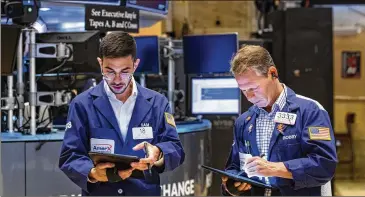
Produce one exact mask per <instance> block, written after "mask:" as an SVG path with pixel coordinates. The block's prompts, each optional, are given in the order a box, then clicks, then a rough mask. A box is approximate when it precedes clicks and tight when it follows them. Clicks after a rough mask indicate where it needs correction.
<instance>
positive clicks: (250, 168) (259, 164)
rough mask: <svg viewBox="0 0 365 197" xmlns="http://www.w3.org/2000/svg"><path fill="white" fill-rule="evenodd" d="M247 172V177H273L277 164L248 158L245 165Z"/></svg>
mask: <svg viewBox="0 0 365 197" xmlns="http://www.w3.org/2000/svg"><path fill="white" fill-rule="evenodd" d="M244 168H245V172H246V173H247V176H249V177H251V176H264V177H270V176H273V175H274V173H275V171H276V170H277V168H276V163H274V162H270V161H267V160H265V159H263V158H261V157H251V158H247V160H246V164H245V167H244Z"/></svg>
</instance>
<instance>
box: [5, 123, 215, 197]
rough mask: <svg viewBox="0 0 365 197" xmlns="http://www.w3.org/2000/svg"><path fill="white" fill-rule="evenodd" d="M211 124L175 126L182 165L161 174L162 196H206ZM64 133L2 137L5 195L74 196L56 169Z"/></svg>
mask: <svg viewBox="0 0 365 197" xmlns="http://www.w3.org/2000/svg"><path fill="white" fill-rule="evenodd" d="M211 128H212V125H211V122H210V121H209V120H202V122H200V123H188V124H186V123H185V124H178V125H177V131H178V133H179V137H180V139H181V141H182V144H183V146H184V149H185V154H186V156H185V162H184V164H183V165H182V166H180V167H179V168H177V169H175V170H174V171H172V172H165V173H163V174H162V175H161V195H162V196H194V195H196V196H207V195H209V193H208V192H209V187H210V185H211V180H212V174H211V173H208V172H207V171H205V170H203V169H202V168H201V167H200V166H201V165H202V164H205V165H210V164H211V160H212V159H211V157H212V154H211V151H210V150H211V140H210V139H211V132H210V131H211ZM63 136H64V132H53V133H51V134H44V135H36V136H30V135H17V134H12V135H10V134H9V133H2V134H1V162H2V163H1V166H2V174H3V189H4V196H60V195H67V196H77V195H79V194H81V189H79V188H78V187H77V186H76V185H75V184H74V183H73V182H71V181H70V180H69V179H68V178H67V177H66V175H64V174H63V172H61V171H60V170H59V168H58V157H59V153H60V148H61V144H62V140H63Z"/></svg>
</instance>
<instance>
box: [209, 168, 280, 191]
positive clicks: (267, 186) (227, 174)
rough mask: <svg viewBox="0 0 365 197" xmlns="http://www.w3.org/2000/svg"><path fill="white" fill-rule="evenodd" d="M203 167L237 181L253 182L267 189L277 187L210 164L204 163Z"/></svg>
mask: <svg viewBox="0 0 365 197" xmlns="http://www.w3.org/2000/svg"><path fill="white" fill-rule="evenodd" d="M202 167H203V168H205V169H207V170H210V171H212V172H214V173H216V174H219V175H221V176H226V177H228V178H230V179H233V180H235V181H239V182H244V183H248V184H251V185H253V186H257V187H262V188H267V189H276V188H274V187H273V186H271V185H267V184H265V183H262V182H259V181H256V180H253V179H250V178H247V177H243V176H238V175H235V174H232V173H229V172H226V171H223V170H219V169H216V168H212V167H209V166H205V165H202Z"/></svg>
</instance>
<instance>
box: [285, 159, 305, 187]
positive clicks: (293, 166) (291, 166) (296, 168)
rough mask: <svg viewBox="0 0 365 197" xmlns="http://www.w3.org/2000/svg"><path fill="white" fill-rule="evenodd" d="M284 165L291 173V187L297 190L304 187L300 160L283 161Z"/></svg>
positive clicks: (303, 174) (303, 175) (303, 173)
mask: <svg viewBox="0 0 365 197" xmlns="http://www.w3.org/2000/svg"><path fill="white" fill-rule="evenodd" d="M283 163H284V165H285V167H286V168H287V169H288V171H289V172H291V173H292V175H293V181H294V185H292V187H293V188H294V189H295V190H297V189H301V188H304V187H306V185H307V184H306V179H305V176H306V175H305V172H304V168H303V164H302V162H301V161H300V159H299V160H297V159H295V160H290V161H285V162H283Z"/></svg>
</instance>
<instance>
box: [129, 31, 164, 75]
mask: <svg viewBox="0 0 365 197" xmlns="http://www.w3.org/2000/svg"><path fill="white" fill-rule="evenodd" d="M134 39H135V40H136V44H137V58H139V59H140V63H139V65H138V68H137V70H136V73H145V74H159V73H160V47H159V39H158V36H136V37H134Z"/></svg>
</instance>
